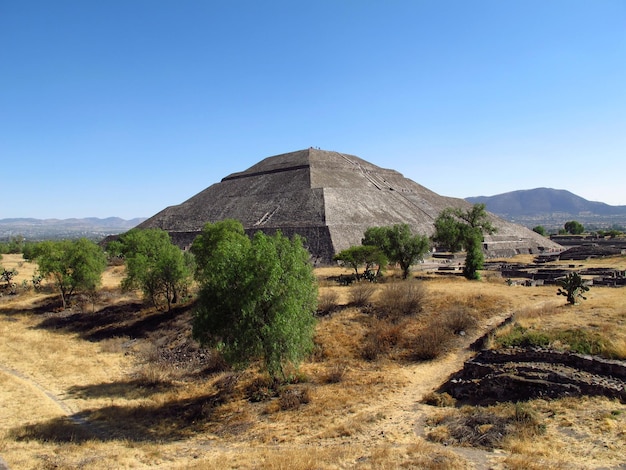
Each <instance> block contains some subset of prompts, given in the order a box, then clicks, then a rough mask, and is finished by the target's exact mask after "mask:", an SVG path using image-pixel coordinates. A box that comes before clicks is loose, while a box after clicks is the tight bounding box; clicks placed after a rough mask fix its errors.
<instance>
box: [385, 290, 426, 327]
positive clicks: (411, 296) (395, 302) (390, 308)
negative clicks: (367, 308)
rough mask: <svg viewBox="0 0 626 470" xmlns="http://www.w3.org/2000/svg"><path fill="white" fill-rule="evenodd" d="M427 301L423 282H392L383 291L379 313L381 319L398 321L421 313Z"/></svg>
mask: <svg viewBox="0 0 626 470" xmlns="http://www.w3.org/2000/svg"><path fill="white" fill-rule="evenodd" d="M425 301H426V287H425V286H424V284H423V283H422V282H421V281H403V282H391V283H389V284H386V285H385V287H384V289H383V290H382V293H381V295H380V300H379V305H378V308H377V311H378V314H379V316H381V317H388V318H390V319H392V320H398V319H400V318H401V317H404V316H408V315H415V314H417V313H420V312H421V311H422V310H423V308H424V303H425Z"/></svg>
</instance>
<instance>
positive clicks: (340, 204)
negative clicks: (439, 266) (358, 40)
mask: <svg viewBox="0 0 626 470" xmlns="http://www.w3.org/2000/svg"><path fill="white" fill-rule="evenodd" d="M447 207H460V208H469V207H471V204H469V203H468V202H466V201H464V200H463V199H457V198H450V197H445V196H440V195H438V194H436V193H434V192H433V191H430V190H429V189H427V188H425V187H424V186H421V185H419V184H417V183H415V182H414V181H412V180H410V179H408V178H405V177H404V176H403V175H402V174H400V173H399V172H397V171H395V170H389V169H384V168H380V167H378V166H376V165H373V164H371V163H369V162H367V161H365V160H363V159H361V158H359V157H356V156H354V155H348V154H343V153H339V152H334V151H327V150H319V149H314V148H309V149H306V150H299V151H296V152H291V153H285V154H282V155H276V156H273V157H268V158H265V159H264V160H262V161H260V162H259V163H257V164H256V165H254V166H252V167H250V168H248V169H247V170H245V171H242V172H239V173H233V174H231V175H228V176H226V177H225V178H223V179H222V180H221V182H219V183H216V184H213V185H212V186H210V187H208V188H207V189H205V190H204V191H201V192H200V193H198V194H196V195H195V196H193V197H192V198H190V199H188V200H187V201H185V202H183V203H182V204H179V205H176V206H170V207H167V208H166V209H164V210H162V211H161V212H159V213H158V214H156V215H154V216H153V217H151V218H149V219H147V220H146V221H144V222H143V223H142V224H140V225H139V226H138V228H161V229H163V230H166V231H168V232H169V233H170V235H171V237H172V239H173V240H174V242H175V243H177V244H178V245H179V246H181V247H183V248H186V247H188V246H189V245H190V244H191V243H192V241H193V239H194V238H195V237H196V236H197V235H198V233H199V232H200V231H201V230H202V227H203V226H204V224H205V223H206V222H217V221H220V220H224V219H236V220H239V221H240V222H241V223H242V224H243V226H244V228H245V229H246V231H247V232H248V233H254V232H255V231H258V230H262V231H263V232H266V233H273V232H275V231H276V230H281V231H282V233H283V234H285V235H287V236H292V235H293V234H299V235H301V236H303V237H304V238H305V240H306V246H307V248H308V250H309V251H310V253H311V255H312V258H313V260H314V261H315V262H316V263H317V264H327V263H330V262H331V261H332V257H333V255H334V254H335V253H337V252H339V251H341V250H343V249H345V248H348V247H350V246H352V245H359V244H360V243H361V239H362V237H363V233H364V232H365V230H366V229H367V228H369V227H373V226H388V225H394V224H400V223H406V224H409V226H410V227H411V229H412V231H413V232H414V233H419V234H424V235H432V234H433V232H434V224H433V223H434V220H435V219H436V218H437V216H438V215H439V213H440V212H441V211H442V210H444V209H445V208H447ZM490 218H491V220H492V223H493V224H494V225H495V226H496V227H497V229H498V232H497V233H496V234H495V235H492V236H487V237H485V243H484V249H485V252H486V254H487V256H491V257H494V256H512V255H515V254H519V253H540V252H544V251H550V250H558V249H560V246H559V245H557V244H555V243H553V242H551V241H550V240H548V239H546V238H544V237H542V236H540V235H538V234H536V233H535V232H533V231H531V230H529V229H527V228H525V227H522V226H520V225H516V224H513V223H510V222H507V221H505V220H503V219H500V218H498V217H496V216H495V215H493V214H490Z"/></svg>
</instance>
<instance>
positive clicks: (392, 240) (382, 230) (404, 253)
mask: <svg viewBox="0 0 626 470" xmlns="http://www.w3.org/2000/svg"><path fill="white" fill-rule="evenodd" d="M362 244H363V245H370V246H375V247H377V248H378V249H380V251H381V252H382V253H384V255H385V256H386V257H387V259H388V260H389V261H390V262H392V263H398V264H399V265H400V268H401V269H402V278H403V279H406V278H407V277H408V276H409V271H410V269H411V266H412V265H413V264H415V263H417V262H418V261H420V260H422V259H424V255H425V254H426V253H428V250H430V240H429V239H428V237H427V236H425V235H413V234H412V233H411V229H410V228H409V226H408V224H397V225H393V226H390V227H370V228H368V229H367V230H366V231H365V234H364V236H363V240H362Z"/></svg>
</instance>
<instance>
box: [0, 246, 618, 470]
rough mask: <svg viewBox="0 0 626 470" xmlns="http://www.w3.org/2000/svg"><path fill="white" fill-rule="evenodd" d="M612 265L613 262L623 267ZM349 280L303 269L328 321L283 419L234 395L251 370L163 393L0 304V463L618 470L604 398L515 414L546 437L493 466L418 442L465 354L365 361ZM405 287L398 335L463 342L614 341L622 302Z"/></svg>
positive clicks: (76, 338)
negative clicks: (498, 336) (586, 332)
mask: <svg viewBox="0 0 626 470" xmlns="http://www.w3.org/2000/svg"><path fill="white" fill-rule="evenodd" d="M10 256H11V255H9V256H6V255H5V257H4V259H3V260H2V264H3V266H7V264H8V263H9V262H15V263H16V267H17V269H18V271H20V270H21V272H20V276H26V278H27V279H30V278H29V277H28V276H29V272H28V269H30V268H31V267H32V265H30V264H29V263H24V264H22V265H21V266H18V265H19V263H20V261H19V259H12V258H10ZM600 261H601V263H598V264H603V265H607V264H606V263H608V261H606V260H600ZM588 263H592V262H591V261H590V262H588ZM612 263H613V264H608V265H610V266H613V265H617V266H623V265H626V263H625V258H624V257H622V258H615V259H613V261H612ZM594 265H595V264H594ZM22 272H24V274H22ZM349 273H350V272H349V270H345V269H342V268H322V269H318V270H317V271H316V274H317V276H318V280H319V282H320V295H322V294H323V293H324V292H325V291H332V292H335V293H336V299H337V300H336V302H337V304H338V305H339V306H341V307H342V308H341V309H339V310H337V311H336V312H334V313H332V314H331V315H329V316H327V317H323V318H321V319H320V321H319V322H318V326H317V334H316V349H315V352H314V354H313V355H312V357H311V359H310V360H309V361H307V362H306V363H305V364H303V366H302V368H301V374H302V375H303V376H304V377H305V379H304V382H303V383H298V384H294V385H293V387H295V388H298V389H305V390H306V391H307V393H308V395H309V396H310V402H309V403H308V404H306V405H302V406H299V407H296V408H294V409H290V410H281V408H280V403H279V400H278V399H274V400H269V401H262V402H258V403H256V402H251V401H250V400H248V399H247V398H246V396H245V390H246V388H247V387H250V385H251V384H252V383H253V382H254V381H255V380H256V379H257V378H258V374H257V372H256V369H255V368H254V367H251V368H250V369H247V370H245V371H243V372H241V373H238V374H236V375H234V376H233V375H232V374H231V373H229V372H223V373H216V374H212V375H209V376H201V377H197V378H196V379H195V380H194V381H182V380H178V379H176V378H175V377H176V376H175V375H171V374H168V371H167V370H165V369H162V368H161V369H157V368H156V367H155V366H154V365H151V364H149V363H148V364H139V363H138V362H137V358H136V357H135V356H134V355H133V351H134V350H137V348H139V347H140V346H139V344H134V343H133V344H134V346H128V345H127V344H126V343H127V342H128V341H127V338H111V339H109V340H106V341H100V342H91V341H86V340H85V339H84V338H82V337H81V336H80V335H79V334H75V333H71V332H68V331H65V330H58V331H57V330H52V329H46V328H42V327H41V326H40V325H41V322H42V320H43V319H44V317H45V316H46V315H47V314H44V313H33V312H31V311H30V310H29V308H30V306H31V305H38V303H39V302H41V299H42V297H43V296H44V295H46V294H38V295H34V294H32V293H31V294H29V296H27V295H20V296H18V297H16V298H11V299H8V298H7V297H5V298H3V299H0V337H1V338H2V341H1V342H0V365H2V367H3V368H2V369H0V398H1V399H2V403H3V407H2V408H1V409H0V430H1V431H0V456H2V458H3V459H4V460H5V461H7V463H8V464H9V466H10V468H24V469H35V468H37V469H38V468H93V469H104V468H107V469H108V468H173V469H176V468H181V469H182V468H189V469H200V468H203V469H204V468H260V469H282V468H290V469H313V468H315V469H338V468H362V469H374V468H375V469H379V468H382V469H385V468H389V469H391V468H424V469H442V468H446V469H455V468H458V469H463V468H471V466H472V465H476V466H479V467H480V466H482V467H483V468H520V469H521V468H596V467H600V466H605V467H610V466H616V465H618V464H620V463H622V462H623V455H626V424H625V420H626V405H624V404H622V403H618V402H615V401H611V400H608V399H603V398H576V399H562V400H553V401H543V400H534V401H532V402H530V403H529V404H528V406H530V407H531V408H532V409H533V410H534V411H536V412H537V413H538V414H539V415H540V416H541V417H542V419H543V422H544V423H545V424H546V433H545V435H543V436H542V437H541V438H540V439H536V438H535V439H533V440H529V439H525V438H523V437H518V438H515V439H510V440H509V441H507V442H506V444H505V446H504V451H503V452H501V453H497V454H494V453H487V452H483V451H480V450H476V451H474V450H473V449H456V448H448V447H444V446H442V445H439V444H434V443H430V442H426V441H425V440H424V439H423V438H422V437H420V436H419V434H420V432H419V428H420V426H419V423H420V422H423V421H424V420H425V418H426V417H428V416H430V415H432V414H434V413H436V412H437V409H434V408H432V407H429V406H425V405H418V403H419V401H420V399H421V398H422V397H423V396H424V395H426V394H427V393H430V392H432V391H433V390H434V389H436V388H437V387H438V385H440V384H441V383H442V382H443V381H444V380H445V379H446V378H447V377H448V376H449V375H450V374H451V373H453V372H455V371H456V370H458V369H459V368H460V367H461V366H462V363H463V361H464V360H465V359H467V358H469V357H470V355H471V352H469V351H468V350H467V349H465V348H466V346H467V344H469V342H471V339H472V338H471V337H467V338H466V340H463V341H461V340H458V341H456V342H455V343H453V346H454V348H453V349H451V350H449V351H448V352H447V353H445V354H443V355H442V356H441V357H439V358H437V359H435V360H432V361H426V362H411V361H406V360H404V359H402V357H401V356H398V357H395V356H393V354H392V355H390V356H381V357H380V358H379V359H377V360H375V361H366V360H364V359H363V341H364V338H365V337H366V335H367V334H368V332H369V331H371V328H372V326H373V325H374V323H375V322H373V321H372V317H371V315H369V314H367V313H364V312H363V311H362V310H361V309H358V308H355V307H348V304H349V303H350V298H351V296H350V288H351V287H350V286H339V285H337V284H336V283H334V282H331V281H328V280H327V278H328V277H329V276H333V275H338V274H349ZM418 274H419V276H420V277H421V278H423V281H422V282H424V283H425V284H426V286H427V292H428V297H427V301H426V306H425V312H424V313H423V314H420V315H419V316H416V317H414V318H411V319H409V320H406V323H402V326H403V328H404V329H405V330H406V332H408V333H413V332H415V331H419V328H420V323H419V322H420V321H422V320H421V319H422V318H423V319H426V318H430V317H433V316H437V315H438V314H439V313H440V312H445V311H447V310H449V309H451V308H452V307H460V308H462V309H464V310H465V311H467V312H469V313H470V314H471V315H472V316H473V317H475V318H476V319H477V320H478V321H479V326H478V327H477V329H476V331H474V332H472V334H471V336H472V337H477V336H478V335H480V334H481V333H482V332H484V331H485V330H486V329H489V328H490V327H493V326H495V325H496V324H497V323H498V322H499V321H500V320H501V319H502V318H504V317H505V316H506V314H508V313H512V312H516V313H517V319H518V321H524V322H540V323H541V325H542V327H550V328H566V327H569V326H571V325H577V326H581V327H586V328H596V329H598V330H599V331H602V332H603V333H604V334H607V335H611V337H612V338H614V339H619V338H623V337H624V335H625V331H626V311H625V307H624V296H625V295H626V294H625V291H624V290H623V289H609V288H592V289H591V291H590V292H589V300H587V301H584V302H583V303H582V304H581V305H578V306H575V307H573V308H569V307H566V306H565V305H564V304H565V300H564V299H563V298H562V297H557V296H556V295H555V293H556V292H555V291H556V289H555V288H554V287H549V286H546V287H533V288H528V287H522V286H507V285H506V284H505V283H504V282H502V280H499V279H497V278H495V277H489V276H485V280H483V281H481V282H469V281H466V280H464V279H462V278H460V277H457V276H448V277H446V276H435V275H430V274H428V272H427V270H424V271H423V272H419V273H418ZM31 275H32V274H31ZM388 275H389V276H394V275H397V273H393V272H391V273H388ZM122 277H123V268H122V267H113V268H109V269H108V270H107V272H106V273H105V276H104V280H103V286H104V287H105V288H106V289H107V290H108V291H109V292H111V293H114V292H115V290H116V289H117V288H118V286H119V282H120V280H121V278H122ZM411 282H412V281H411ZM382 286H383V285H380V286H377V290H378V292H380V291H381V289H382ZM47 295H52V294H47ZM131 298H132V299H136V297H132V295H129V296H126V297H123V296H119V294H115V295H111V296H110V298H107V297H105V298H104V299H103V300H102V302H103V305H104V302H108V301H111V302H113V301H115V302H116V303H121V304H123V302H125V301H128V299H131ZM374 298H375V299H377V298H376V295H375V296H374ZM380 300H381V299H377V301H380ZM103 305H102V306H103ZM98 308H99V307H98V306H97V307H96V310H97V309H98ZM89 315H92V314H91V313H89ZM93 315H98V312H97V311H96V312H95V313H94V314H93ZM150 367H152V369H153V370H152V371H150V370H149V368H150ZM148 375H152V376H154V377H156V379H155V380H154V384H153V385H147V384H144V383H141V381H138V380H137V378H138V377H147V376H148ZM159 379H160V380H159ZM228 384H231V385H230V386H229V385H228ZM81 420H84V421H81ZM81 423H82V424H81ZM89 423H95V425H93V424H91V425H90V424H89ZM416 428H417V430H418V432H417V434H416ZM46 437H47V438H46ZM620 459H622V461H620Z"/></svg>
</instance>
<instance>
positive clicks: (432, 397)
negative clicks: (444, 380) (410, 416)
mask: <svg viewBox="0 0 626 470" xmlns="http://www.w3.org/2000/svg"><path fill="white" fill-rule="evenodd" d="M422 403H424V404H426V405H430V406H439V407H445V406H454V405H455V404H456V400H455V399H454V398H453V397H452V396H451V395H450V394H449V393H447V392H444V393H437V392H431V393H428V394H426V395H425V396H424V398H422Z"/></svg>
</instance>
